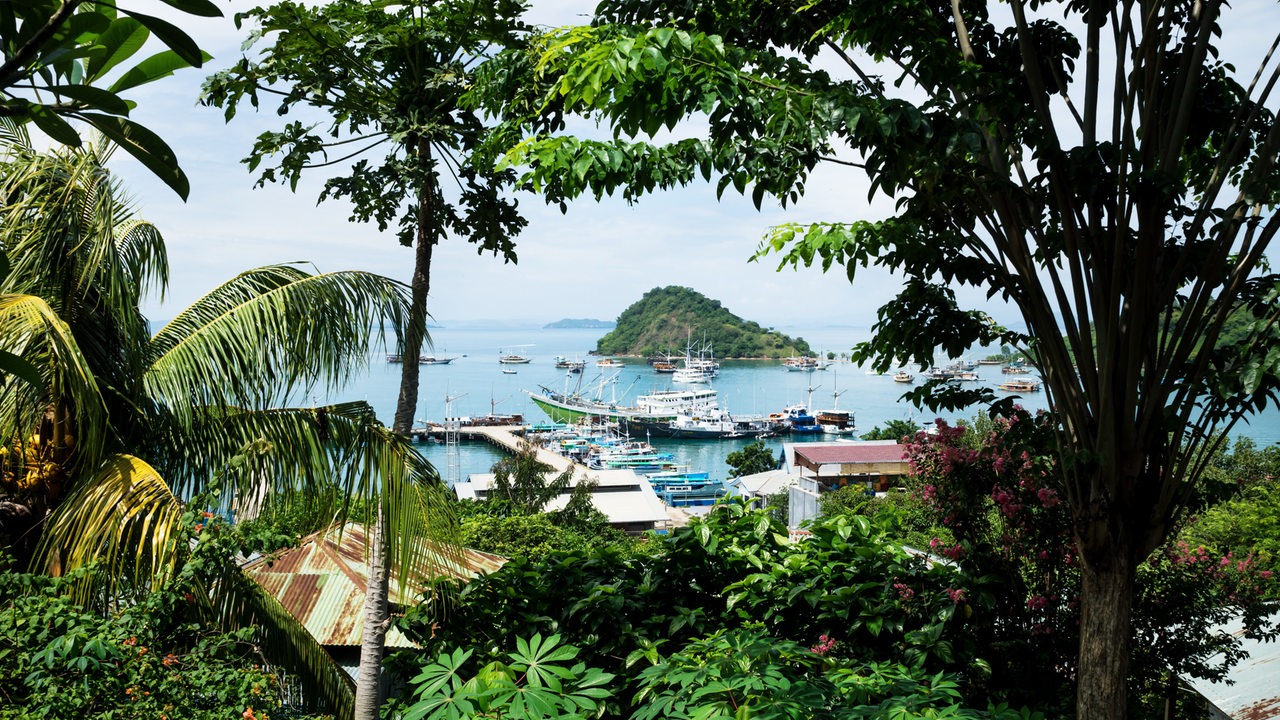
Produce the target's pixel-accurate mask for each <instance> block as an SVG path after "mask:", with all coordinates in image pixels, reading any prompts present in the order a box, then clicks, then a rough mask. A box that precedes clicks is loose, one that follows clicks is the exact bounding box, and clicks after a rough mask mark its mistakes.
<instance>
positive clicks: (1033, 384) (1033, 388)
mask: <svg viewBox="0 0 1280 720" xmlns="http://www.w3.org/2000/svg"><path fill="white" fill-rule="evenodd" d="M996 387H998V388H1000V389H1001V390H1003V391H1005V392H1012V393H1029V392H1040V381H1039V380H1005V381H1004V382H1002V383H1000V384H999V385H997V386H996Z"/></svg>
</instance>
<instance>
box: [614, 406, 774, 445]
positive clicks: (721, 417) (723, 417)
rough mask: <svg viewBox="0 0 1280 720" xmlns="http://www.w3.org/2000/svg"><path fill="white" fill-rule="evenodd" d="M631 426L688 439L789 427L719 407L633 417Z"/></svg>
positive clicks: (632, 429)
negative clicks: (653, 417) (648, 417)
mask: <svg viewBox="0 0 1280 720" xmlns="http://www.w3.org/2000/svg"><path fill="white" fill-rule="evenodd" d="M627 427H628V430H629V431H630V432H633V433H641V432H643V433H646V434H648V435H652V436H657V437H670V438H681V439H686V440H726V439H732V438H762V437H773V436H774V435H778V434H779V433H781V432H783V431H784V430H785V429H786V426H785V425H784V424H782V423H780V422H776V421H771V420H769V419H767V418H765V417H761V416H759V415H755V416H735V415H732V414H731V413H729V412H727V411H725V410H721V409H719V408H710V409H707V410H705V411H703V412H701V413H680V414H678V415H676V417H675V418H674V419H672V420H631V421H628V426H627Z"/></svg>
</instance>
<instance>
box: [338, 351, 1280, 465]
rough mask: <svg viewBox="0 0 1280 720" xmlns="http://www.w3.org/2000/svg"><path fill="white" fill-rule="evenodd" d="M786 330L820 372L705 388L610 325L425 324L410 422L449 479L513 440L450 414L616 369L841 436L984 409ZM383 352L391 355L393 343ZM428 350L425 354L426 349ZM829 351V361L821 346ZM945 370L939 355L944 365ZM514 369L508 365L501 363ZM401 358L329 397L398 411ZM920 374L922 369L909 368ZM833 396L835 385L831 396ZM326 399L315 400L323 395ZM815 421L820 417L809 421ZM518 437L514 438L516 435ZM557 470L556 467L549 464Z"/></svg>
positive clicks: (743, 373) (705, 455)
mask: <svg viewBox="0 0 1280 720" xmlns="http://www.w3.org/2000/svg"><path fill="white" fill-rule="evenodd" d="M780 329H781V330H783V331H785V332H787V333H789V334H792V335H796V336H802V337H804V338H805V339H806V340H807V341H808V342H809V343H810V345H811V346H812V347H814V348H815V351H816V353H817V354H818V355H819V356H821V357H822V359H823V362H822V363H820V364H822V365H823V368H822V369H813V370H811V371H806V372H797V371H794V370H791V369H789V368H788V367H787V366H785V365H784V363H783V361H784V359H776V360H721V361H720V371H719V374H718V376H717V377H715V378H714V379H712V380H711V381H710V382H709V383H707V384H705V385H678V384H674V383H673V382H672V374H671V373H668V372H664V369H661V368H655V367H653V366H651V365H649V364H648V363H647V362H646V360H645V359H644V358H630V357H621V358H615V360H617V361H618V362H620V363H621V364H622V367H601V366H597V364H596V363H597V362H598V361H599V360H601V359H602V358H601V357H599V356H595V355H592V354H590V352H591V350H592V349H594V347H595V344H596V340H597V339H598V338H599V337H601V336H602V335H603V334H604V333H605V332H607V330H603V329H572V328H571V329H546V328H541V327H533V328H523V327H514V328H487V327H486V328H458V329H455V328H432V329H431V335H432V339H433V340H434V342H435V347H437V348H442V347H447V348H448V349H449V353H448V355H449V356H454V357H455V358H456V359H454V360H453V361H452V362H450V363H448V364H442V365H422V366H421V380H420V390H419V404H418V412H417V415H416V417H417V418H418V420H417V421H416V422H415V423H414V424H415V426H416V428H417V430H420V431H421V433H420V435H421V437H422V438H423V440H424V442H421V443H419V444H418V448H419V452H421V453H422V454H423V455H424V456H425V457H426V458H427V459H428V460H430V461H431V462H432V463H433V464H434V465H435V466H436V467H437V469H438V470H439V471H440V474H441V476H442V477H443V478H444V479H445V480H446V481H447V482H449V483H450V484H452V483H454V482H457V481H459V480H465V479H466V477H467V476H468V475H471V474H475V473H486V472H489V470H490V468H491V466H492V465H493V464H494V463H495V462H496V461H498V460H500V459H502V458H503V457H504V456H505V455H506V454H507V453H508V452H510V450H511V447H512V446H511V444H510V443H511V442H512V441H511V440H510V439H509V438H507V443H506V444H504V443H503V442H501V441H500V440H499V439H498V438H503V437H505V436H503V435H501V434H499V433H496V432H495V431H493V430H488V429H482V428H480V427H468V429H467V430H466V431H465V432H463V431H462V430H461V429H460V431H459V436H458V439H459V443H458V445H457V446H456V447H455V451H454V453H453V454H452V455H450V454H449V453H448V452H447V451H446V447H447V443H446V442H445V436H444V431H443V426H444V419H445V418H458V419H459V420H460V421H463V422H460V428H461V427H465V426H468V425H469V424H470V423H471V422H472V421H473V420H474V419H476V418H488V417H497V418H501V417H515V416H519V417H520V418H521V420H520V422H518V423H513V424H515V425H524V426H536V425H538V424H539V423H548V422H551V420H552V418H551V417H549V416H548V414H547V413H546V412H545V411H544V410H543V409H541V408H540V407H539V406H538V405H537V404H536V403H535V402H534V401H533V397H532V395H531V393H534V394H537V393H540V392H541V390H540V388H542V387H546V388H550V389H553V390H555V391H557V392H565V391H566V390H567V391H569V392H570V393H572V392H573V391H574V390H575V389H577V390H578V391H579V392H590V391H591V389H592V388H593V386H594V385H595V384H597V383H599V382H600V381H601V380H602V379H604V378H609V377H612V380H609V381H608V383H607V384H606V385H605V386H604V387H603V389H602V396H601V397H602V398H603V399H604V400H605V401H606V402H607V403H613V404H620V405H632V404H634V402H635V400H636V398H637V397H639V396H642V395H645V394H653V393H657V392H662V391H670V390H688V389H691V388H692V389H697V388H705V389H712V390H715V391H716V397H717V402H718V405H719V407H720V408H722V409H724V410H725V411H727V412H729V413H731V414H733V415H747V416H764V417H767V416H769V415H770V414H775V413H780V412H783V411H784V410H786V409H787V408H789V407H792V406H797V405H804V406H805V407H806V408H807V409H808V410H809V411H810V412H811V413H813V412H817V413H821V412H822V411H825V410H838V411H839V412H842V413H846V412H847V413H848V414H849V415H850V423H851V424H852V425H853V426H854V427H855V428H856V430H855V431H854V432H851V433H847V434H844V435H842V436H840V438H839V439H843V440H853V439H856V438H857V437H858V436H859V435H860V434H861V433H865V432H867V431H869V430H871V429H872V428H874V427H877V426H883V425H884V424H885V423H886V422H887V421H890V420H911V421H914V422H916V423H920V424H923V423H925V422H932V421H933V419H934V418H935V417H942V418H943V419H945V420H947V421H948V422H951V423H955V422H957V421H961V420H966V419H968V418H971V417H973V415H974V414H975V413H976V412H977V411H978V410H979V408H977V407H974V408H966V409H963V410H959V411H956V412H940V413H932V412H929V411H921V410H919V409H917V408H914V407H912V406H910V405H908V404H907V403H905V402H903V401H901V400H900V397H901V395H902V393H903V392H905V391H907V390H909V389H910V388H911V387H914V383H904V382H901V381H898V380H896V379H895V378H894V372H893V371H890V372H888V373H885V374H879V373H874V372H871V371H869V369H868V368H863V367H860V366H858V365H856V364H854V363H851V362H849V361H848V360H847V359H844V358H842V357H841V355H842V354H846V356H847V353H848V352H849V349H850V348H852V347H853V346H854V345H855V344H856V343H858V342H861V341H863V340H866V339H867V335H868V331H867V330H866V329H865V328H863V329H859V328H842V327H829V326H824V327H817V328H809V327H803V326H800V327H784V328H780ZM517 346H519V350H520V354H521V355H522V356H523V357H524V358H526V359H528V361H529V362H527V363H521V364H515V365H512V364H506V363H500V362H499V352H500V351H505V350H510V349H512V348H515V347H517ZM390 351H391V350H390V349H389V350H388V351H387V352H390ZM426 352H432V351H431V350H429V349H428V350H427V351H426ZM828 353H831V354H834V355H835V357H834V358H833V359H831V360H828V359H827V354H828ZM557 356H558V357H559V359H560V360H565V359H568V360H576V361H578V362H582V363H583V365H584V367H583V368H580V369H577V372H574V369H575V368H566V367H556V365H557ZM971 359H972V360H973V361H974V362H975V365H976V367H975V369H974V370H972V371H971V372H973V373H975V374H976V375H977V376H978V378H979V381H980V382H983V383H985V384H987V385H989V386H990V387H992V388H997V387H998V386H999V385H1000V384H1001V383H1004V382H1007V381H1009V380H1011V379H1013V378H1030V379H1038V376H1037V375H1035V374H1034V373H1028V374H1006V373H1004V372H1002V366H1001V365H997V364H990V363H988V364H982V363H981V362H980V361H982V360H984V359H986V358H985V355H984V353H983V351H982V350H980V349H979V350H975V351H974V352H973V353H972V354H971ZM943 365H944V367H945V365H946V363H943ZM512 368H514V369H515V370H516V371H517V372H515V373H513V374H508V373H504V372H503V370H504V369H512ZM400 370H401V365H400V364H395V363H388V362H387V361H386V356H385V353H380V354H377V355H375V356H372V357H371V358H370V362H369V365H368V368H367V370H366V371H365V373H364V374H363V375H360V376H357V377H356V378H354V379H353V380H352V381H351V382H350V383H349V384H348V386H347V387H346V388H345V389H343V390H342V391H341V392H340V393H333V394H332V396H331V399H333V400H360V399H363V400H366V401H367V402H369V403H370V404H371V405H372V406H373V408H374V410H375V411H376V412H377V414H378V417H380V418H382V419H383V420H384V422H389V420H390V418H391V417H392V415H393V411H394V409H395V399H396V395H397V391H398V385H399V376H400ZM905 370H907V371H908V374H910V375H913V376H915V377H914V382H915V383H918V382H921V381H922V380H923V379H924V378H923V373H922V372H921V371H920V369H919V368H908V369H905ZM836 393H839V395H838V396H837V395H836ZM996 394H997V395H998V396H1000V397H1009V396H1010V395H1013V394H1016V395H1019V398H1018V402H1019V403H1020V404H1022V405H1023V406H1024V407H1026V408H1027V409H1029V410H1031V411H1036V410H1040V409H1044V408H1045V407H1046V403H1047V396H1046V394H1045V392H1044V391H1043V389H1038V390H1036V391H1028V392H1024V393H1015V392H1012V391H999V390H996ZM324 399H325V398H323V397H321V398H319V400H320V401H323V400H324ZM817 420H818V418H817V417H816V416H815V422H816V421H817ZM512 435H513V436H514V437H519V436H518V435H517V434H516V433H514V432H513V433H512ZM1232 435H1235V436H1239V435H1245V436H1248V437H1251V438H1253V439H1254V440H1255V442H1257V443H1258V444H1259V445H1268V444H1271V443H1275V442H1277V441H1280V412H1277V411H1275V410H1268V411H1267V412H1265V413H1263V414H1262V415H1260V416H1258V417H1257V418H1255V419H1254V420H1253V422H1252V423H1250V424H1249V425H1244V424H1242V425H1241V426H1240V427H1237V428H1236V429H1235V430H1234V431H1233V432H1232ZM632 436H633V438H635V439H643V440H647V441H648V442H650V443H652V444H653V445H654V446H655V447H656V448H657V449H658V450H660V451H661V452H664V453H670V454H671V455H673V456H674V458H675V461H676V464H677V466H678V467H679V468H681V469H687V470H688V471H691V472H708V473H710V476H711V478H712V479H714V480H723V479H725V478H726V477H727V472H728V467H727V466H726V465H725V457H726V456H727V455H728V454H729V453H731V452H734V451H735V450H739V449H741V448H742V447H744V446H746V445H747V444H749V443H751V442H755V441H756V438H754V437H742V438H730V439H714V440H700V439H686V438H680V437H661V436H659V435H658V434H656V433H654V432H652V431H650V432H645V431H643V430H641V431H639V432H634V431H633V432H632ZM833 439H837V438H833V437H832V436H831V435H828V434H825V433H822V432H815V433H809V434H804V435H797V434H781V435H774V436H770V437H763V438H761V439H760V440H761V441H763V442H764V443H765V444H766V445H767V446H768V447H769V448H770V450H771V451H772V452H774V453H775V455H776V454H777V453H779V452H780V451H781V449H782V444H783V443H784V442H788V443H790V442H798V443H803V442H822V441H826V442H830V441H832V440H833ZM553 467H561V466H560V465H558V464H553Z"/></svg>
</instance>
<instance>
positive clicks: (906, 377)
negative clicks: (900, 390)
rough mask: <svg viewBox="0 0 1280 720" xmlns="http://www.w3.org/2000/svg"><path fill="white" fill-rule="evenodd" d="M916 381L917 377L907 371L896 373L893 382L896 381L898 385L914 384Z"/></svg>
mask: <svg viewBox="0 0 1280 720" xmlns="http://www.w3.org/2000/svg"><path fill="white" fill-rule="evenodd" d="M915 380H916V376H915V375H912V374H911V373H909V372H907V371H906V370H899V371H898V372H896V373H894V374H893V381H894V382H898V383H912V382H915Z"/></svg>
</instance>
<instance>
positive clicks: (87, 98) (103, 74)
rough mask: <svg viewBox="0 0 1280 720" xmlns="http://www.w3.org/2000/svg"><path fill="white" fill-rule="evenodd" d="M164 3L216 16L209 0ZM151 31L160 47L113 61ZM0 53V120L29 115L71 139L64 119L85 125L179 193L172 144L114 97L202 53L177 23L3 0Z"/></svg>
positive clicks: (36, 0)
mask: <svg viewBox="0 0 1280 720" xmlns="http://www.w3.org/2000/svg"><path fill="white" fill-rule="evenodd" d="M131 4H132V3H131ZM166 4H167V5H169V6H171V7H174V8H177V9H178V10H180V11H182V12H184V13H187V14H188V15H194V16H198V17H221V16H222V11H221V10H219V9H218V6H217V5H215V4H214V3H213V2H210V0H166ZM152 35H154V36H155V37H156V38H158V39H159V40H160V42H161V43H163V44H164V45H165V46H166V47H167V49H166V50H162V51H161V52H159V53H156V54H155V55H151V56H150V57H147V58H146V59H144V60H142V61H140V62H138V63H136V64H134V65H133V66H131V67H127V69H122V68H125V66H124V65H123V63H125V62H127V61H129V60H130V58H132V57H133V56H134V55H136V54H137V53H138V52H139V51H140V50H142V48H143V46H144V45H145V44H146V43H147V40H148V38H150V37H151V36H152ZM0 51H2V52H3V64H2V65H0V118H5V119H6V120H7V121H8V122H17V123H25V122H27V121H31V122H33V123H35V125H36V127H38V128H40V130H41V131H42V132H44V133H45V134H46V135H48V136H49V137H50V138H52V139H53V140H54V141H56V142H60V143H63V144H65V145H69V146H72V147H79V146H80V143H81V137H80V133H79V132H78V131H77V130H76V128H75V127H74V126H73V125H72V124H71V123H69V122H67V121H68V120H79V121H82V122H84V123H87V124H88V125H89V126H90V127H92V128H94V129H95V130H96V131H97V132H100V133H102V134H103V135H106V136H107V137H109V138H111V139H112V140H113V141H114V142H116V143H117V144H118V145H119V146H120V147H123V148H124V149H125V151H126V152H128V153H129V154H130V155H133V156H134V157H135V158H137V159H138V161H139V162H141V163H142V164H143V165H144V166H145V167H146V168H147V169H149V170H151V172H153V173H155V175H156V176H157V177H159V178H160V179H161V180H163V181H164V182H165V184H167V185H168V186H169V187H171V188H173V190H174V192H177V193H178V194H179V195H181V196H182V197H183V199H185V198H186V197H187V192H188V191H189V189H190V186H189V183H188V182H187V176H186V174H184V173H183V172H182V168H180V167H178V160H177V158H176V157H175V156H174V153H173V150H171V149H170V148H169V146H168V145H166V144H165V142H164V141H163V140H161V139H160V138H159V137H158V136H157V135H155V133H153V132H151V131H150V130H148V129H147V128H145V127H143V126H142V125H139V124H138V123H136V122H134V121H132V120H130V119H129V111H130V110H131V109H132V108H133V105H134V103H132V102H130V101H127V100H125V99H124V98H123V97H121V96H120V93H123V92H125V91H127V90H131V89H133V88H136V87H138V86H139V85H144V84H146V83H149V82H152V81H155V80H158V79H160V78H164V77H168V76H169V75H172V74H173V72H174V71H175V70H179V69H181V68H185V67H200V65H201V64H203V63H204V61H205V60H206V59H208V55H206V54H205V53H204V52H203V51H202V50H200V48H199V47H197V46H196V43H195V41H193V40H192V39H191V38H190V37H189V36H188V35H187V34H186V33H185V32H183V31H182V29H181V28H179V27H177V26H175V25H173V24H172V23H169V22H167V21H165V20H161V19H160V18H158V17H153V16H151V15H148V14H145V13H141V12H138V11H137V10H136V9H134V8H131V7H126V6H125V5H124V4H122V3H116V2H87V1H86V0H33V1H31V2H8V3H3V4H0ZM104 83H109V84H108V85H106V86H105V87H104V86H103V85H104Z"/></svg>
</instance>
